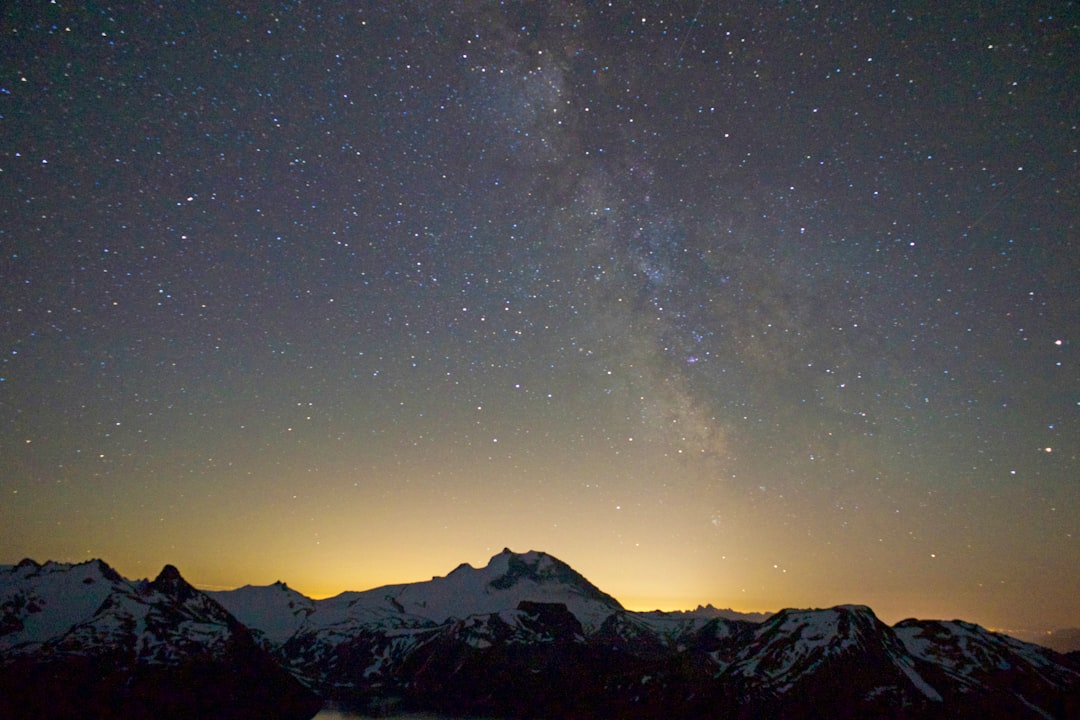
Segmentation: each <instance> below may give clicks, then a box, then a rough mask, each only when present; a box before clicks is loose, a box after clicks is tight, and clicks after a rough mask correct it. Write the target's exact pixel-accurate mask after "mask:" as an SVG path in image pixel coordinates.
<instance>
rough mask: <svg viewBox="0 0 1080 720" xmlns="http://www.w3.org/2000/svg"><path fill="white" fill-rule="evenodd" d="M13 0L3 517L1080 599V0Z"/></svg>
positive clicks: (997, 622)
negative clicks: (818, 0)
mask: <svg viewBox="0 0 1080 720" xmlns="http://www.w3.org/2000/svg"><path fill="white" fill-rule="evenodd" d="M237 5H240V6H242V7H243V9H240V10H237V9H236V7H237ZM199 6H201V7H199ZM2 12H3V19H2V26H0V31H2V42H0V115H2V119H0V256H2V257H0V298H2V302H0V498H2V499H0V562H8V563H12V562H17V561H19V560H20V559H21V558H23V557H27V556H29V557H33V558H35V559H37V560H39V561H44V560H47V559H54V560H62V561H81V560H85V559H89V558H94V557H100V558H103V559H105V560H106V561H107V562H109V563H110V564H112V565H113V566H114V567H115V568H117V570H119V571H120V572H121V573H123V574H125V575H127V576H129V577H146V576H153V575H155V574H156V573H157V572H158V570H159V569H160V567H161V566H162V565H163V564H165V563H173V564H176V565H177V566H178V567H179V568H180V569H181V571H182V572H183V573H184V575H185V577H186V578H188V579H189V580H190V581H191V582H193V583H195V584H196V585H198V586H200V587H208V588H223V587H235V586H237V585H242V584H246V583H252V584H267V583H271V582H273V581H275V580H279V579H280V580H284V581H286V582H288V583H289V584H290V586H292V587H295V588H297V589H298V590H300V591H301V592H304V593H306V594H309V595H312V596H326V595H331V594H335V593H337V592H340V591H343V590H362V589H367V588H370V587H374V586H377V585H380V584H385V583H391V582H407V581H416V580H426V579H428V578H429V577H431V576H432V575H444V574H446V573H447V572H449V571H450V570H452V569H453V568H454V567H455V566H457V565H458V564H459V563H461V562H470V563H472V564H474V565H483V564H484V563H486V561H487V559H488V558H489V557H490V556H491V555H493V554H496V553H498V552H500V551H501V550H502V548H503V547H504V546H506V547H510V548H511V549H513V550H516V551H525V550H529V549H537V550H544V551H547V552H549V553H551V554H553V555H555V556H557V557H559V558H560V559H562V560H564V561H566V562H567V563H569V564H570V565H571V566H573V567H574V568H575V569H576V570H578V571H580V572H581V573H582V574H584V575H585V576H586V577H587V578H589V579H590V580H591V581H592V582H594V583H595V584H596V585H598V586H599V587H600V588H601V589H603V590H604V591H606V592H608V593H610V594H612V595H614V596H615V597H616V598H618V599H619V600H620V601H622V602H623V604H624V605H626V606H627V607H630V608H634V609H652V608H664V609H677V608H692V607H694V606H696V605H697V604H699V603H712V604H714V605H716V606H718V607H734V608H735V609H739V610H747V611H749V610H778V609H780V608H782V607H791V606H801V607H807V606H827V605H832V604H837V603H863V604H867V605H870V606H871V607H873V608H874V609H875V610H876V611H877V613H878V615H879V616H880V617H881V618H882V619H884V620H886V621H887V622H896V621H898V620H900V619H902V618H904V617H909V616H918V617H924V618H955V617H959V618H963V619H965V620H970V621H973V622H978V623H981V624H983V625H986V626H988V627H992V628H1003V629H1010V630H1018V629H1043V628H1047V629H1048V628H1056V627H1063V626H1070V625H1072V626H1075V625H1080V357H1078V351H1080V235H1078V232H1080V200H1078V198H1080V129H1078V126H1080V100H1078V99H1080V6H1078V5H1077V3H1075V2H1031V3H1026V2H1024V3H1021V2H1017V3H990V2H955V3H937V2H926V3H917V2H907V3H899V4H898V3H865V2H846V3H845V2H841V3H827V4H825V3H823V4H821V5H820V6H819V5H816V4H813V3H795V2H769V3H757V2H747V3H738V2H721V1H719V0H700V1H699V0H688V1H686V2H657V3H644V2H610V3H609V2H585V1H579V2H573V1H570V0H563V1H560V2H523V3H510V2H506V3H498V2H480V1H477V2H464V1H463V2H449V1H443V0H431V1H429V2H403V3H385V4H375V3H366V2H342V3H329V2H328V3H322V4H319V3H307V2H294V3H281V4H279V3H164V4H162V5H152V4H150V3H141V2H140V3H126V4H124V3H120V4H117V3H112V4H109V3H104V4H103V3H83V2H72V1H69V0H53V1H52V2H47V1H45V0H26V1H25V2H12V3H5V6H4V9H3V11H2Z"/></svg>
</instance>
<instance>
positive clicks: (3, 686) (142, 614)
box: [0, 550, 1080, 720]
mask: <svg viewBox="0 0 1080 720" xmlns="http://www.w3.org/2000/svg"><path fill="white" fill-rule="evenodd" d="M0 610H2V615H0V718H28V719H29V718H35V720H37V719H40V718H87V717H93V718H114V717H115V718H136V719H137V720H138V719H141V718H198V717H207V718H210V717H212V718H306V717H310V716H312V715H314V714H315V712H316V711H317V710H318V708H319V706H320V704H321V701H322V700H328V701H330V702H331V703H333V704H334V705H337V706H341V707H343V708H344V709H352V710H358V711H361V712H365V713H370V714H380V713H389V712H399V711H424V712H436V713H440V714H445V715H454V716H461V717H476V716H480V717H514V718H528V717H537V718H553V717H559V718H570V719H574V718H580V719H582V720H585V719H589V720H596V719H598V718H624V719H630V720H633V719H636V718H640V719H641V720H646V719H648V720H652V719H655V718H661V717H662V718H672V719H680V718H686V719H689V718H711V719H716V718H720V719H723V718H731V719H736V720H743V719H747V720H749V719H750V718H762V717H769V718H789V719H795V720H802V719H804V718H805V719H807V720H809V719H810V718H897V719H904V718H933V719H935V720H936V719H939V718H940V719H942V720H944V719H945V718H972V719H974V718H1046V717H1051V718H1062V719H1071V718H1077V717H1080V667H1078V666H1077V665H1076V661H1075V659H1071V658H1067V657H1066V656H1064V655H1059V654H1058V653H1056V652H1054V651H1052V650H1049V649H1047V648H1042V647H1039V646H1037V645H1031V644H1028V643H1023V642H1020V641H1018V640H1014V639H1012V638H1009V637H1006V636H1002V635H997V634H994V633H991V632H988V631H986V630H984V629H983V628H980V627H978V626H977V625H972V624H970V623H964V622H960V621H951V622H940V621H920V620H905V621H904V622H901V623H898V624H897V625H896V626H894V627H889V626H887V625H885V624H884V623H882V622H881V621H880V620H878V618H877V617H876V616H875V615H874V613H873V612H872V611H871V610H870V609H869V608H867V607H863V606H858V605H844V606H839V607H834V608H827V609H815V610H794V609H790V610H783V611H781V612H779V613H776V614H775V615H771V616H768V617H762V616H740V615H739V614H738V613H734V612H731V611H717V610H716V609H715V608H711V607H710V608H699V609H698V610H695V611H690V612H685V613H662V612H651V613H638V612H631V611H628V610H626V609H624V608H623V607H622V606H621V605H619V603H618V602H617V601H616V600H614V599H613V598H611V597H610V596H608V595H606V594H604V593H603V592H601V591H600V590H598V589H597V588H596V587H595V586H593V585H592V584H591V583H589V582H588V581H587V580H586V579H585V578H584V577H582V576H581V575H580V574H578V573H577V572H575V571H574V570H573V569H571V568H570V567H569V566H568V565H566V564H565V563H563V562H561V561H559V560H557V559H556V558H553V557H551V556H550V555H546V554H545V553H538V552H529V553H523V554H516V553H511V552H510V551H509V550H507V551H504V552H502V553H500V554H499V555H496V556H495V557H493V558H492V559H491V561H490V562H489V563H488V565H487V566H485V567H483V568H473V567H470V566H468V565H462V566H459V567H458V568H457V569H455V570H454V571H453V572H451V573H450V574H448V575H447V576H446V577H437V578H433V579H432V580H430V581H427V582H422V583H413V584H405V585H390V586H386V587H382V588H377V589H375V590H369V591H366V592H350V593H344V594H342V595H339V596H337V597H335V598H329V599H326V600H312V599H311V598H307V597H305V596H303V595H301V594H300V593H298V592H296V591H295V590H291V589H289V588H288V587H287V586H286V585H284V584H283V583H275V584H274V585H270V586H266V587H244V588H240V589H238V590H234V591H229V592H217V593H206V592H200V591H198V590H196V589H195V588H193V587H191V585H189V584H188V583H187V582H186V581H185V580H184V579H183V577H181V575H180V573H179V571H177V570H176V568H173V567H171V566H166V568H165V569H164V570H162V572H161V574H160V575H159V576H158V577H157V578H156V579H155V580H153V581H135V582H132V581H128V580H125V579H124V578H122V577H120V576H119V575H118V574H116V573H115V572H114V571H113V570H112V569H111V568H109V567H108V566H107V565H106V564H105V563H103V562H100V561H93V562H89V563H83V564H80V565H64V564H57V563H48V564H46V565H37V564H36V563H33V562H29V561H26V562H23V563H20V564H19V565H17V566H0ZM283 668H284V669H283ZM286 671H287V672H286ZM298 679H299V681H298ZM306 688H311V689H312V690H314V691H315V692H316V693H317V694H318V697H316V696H315V695H314V694H312V692H310V691H309V690H307V689H306Z"/></svg>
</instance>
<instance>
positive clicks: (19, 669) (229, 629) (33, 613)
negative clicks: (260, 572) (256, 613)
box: [0, 560, 321, 720]
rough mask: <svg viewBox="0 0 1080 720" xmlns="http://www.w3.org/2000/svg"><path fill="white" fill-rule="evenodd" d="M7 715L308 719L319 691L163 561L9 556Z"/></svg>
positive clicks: (0, 599)
mask: <svg viewBox="0 0 1080 720" xmlns="http://www.w3.org/2000/svg"><path fill="white" fill-rule="evenodd" d="M0 613H2V614H0V717H3V718H35V719H36V718H42V717H57V718H59V717H100V718H121V717H122V718H126V719H128V720H142V719H143V718H146V720H149V719H150V718H154V719H155V720H160V719H161V718H169V719H171V718H176V719H177V720H179V719H180V718H190V717H216V718H223V719H224V718H236V719H239V718H241V717H244V718H247V717H263V718H281V719H283V720H286V719H287V720H300V719H301V718H309V717H311V716H312V715H314V714H315V712H316V711H317V710H318V707H319V705H320V704H321V701H320V700H319V698H318V697H316V696H315V695H314V694H312V692H311V691H309V690H308V689H306V688H304V687H302V686H301V685H300V684H299V682H297V680H296V678H294V677H292V676H291V675H289V674H288V673H287V672H286V671H285V670H283V669H282V668H281V667H280V666H279V664H278V663H277V662H276V661H275V660H274V658H273V657H272V656H271V655H270V654H269V653H268V652H267V651H266V650H265V649H262V648H260V647H258V646H257V645H256V643H255V641H254V639H253V638H252V636H251V633H250V632H249V631H248V629H247V628H246V627H244V626H243V625H242V624H241V623H240V622H238V621H237V620H236V619H235V618H234V617H233V616H232V615H230V614H229V613H228V612H227V611H226V610H225V609H224V608H223V607H222V606H221V605H220V604H218V603H217V602H216V601H214V600H213V599H211V598H209V597H207V596H206V595H204V594H203V593H201V592H199V591H198V590H196V589H195V588H194V587H192V586H191V585H190V584H188V582H187V581H186V580H184V579H183V577H181V575H180V573H179V571H178V570H177V569H176V568H175V567H172V566H171V565H166V566H165V568H164V569H162V571H161V573H160V574H159V575H158V577H157V578H155V579H154V580H153V581H147V580H136V581H131V580H127V579H124V578H122V577H121V576H120V575H118V574H117V573H116V572H115V571H113V570H112V569H111V568H110V567H109V566H108V565H106V564H105V563H104V562H101V561H100V560H94V561H90V562H87V563H81V564H77V565H72V564H66V563H46V564H45V565H38V564H37V563H35V562H33V561H30V560H25V561H23V562H21V563H19V564H18V565H15V566H11V565H7V566H0Z"/></svg>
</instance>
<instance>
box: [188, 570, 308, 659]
mask: <svg viewBox="0 0 1080 720" xmlns="http://www.w3.org/2000/svg"><path fill="white" fill-rule="evenodd" d="M206 594H207V595H208V596H210V597H212V598H214V599H215V600H217V601H218V602H219V603H221V605H222V606H223V607H224V608H225V609H226V610H228V611H229V612H230V613H232V614H233V616H234V617H235V618H236V619H237V620H239V621H240V622H242V623H244V625H247V626H248V627H249V628H251V629H252V630H256V631H257V632H258V633H259V634H260V635H261V636H262V637H264V638H265V639H266V640H267V641H269V642H270V643H271V644H273V645H280V644H282V643H284V642H285V641H286V640H288V639H289V638H291V637H292V636H293V635H295V634H296V633H297V631H299V630H300V629H301V628H304V627H306V626H307V624H308V619H309V618H310V617H311V615H312V613H314V612H315V607H316V603H317V601H316V600H312V599H311V598H309V597H307V596H306V595H302V594H301V593H299V592H297V591H296V590H293V589H292V588H290V587H289V586H288V585H286V584H285V583H283V582H276V583H274V584H273V585H266V586H256V585H245V586H244V587H241V588H237V589H235V590H225V591H218V592H207V593H206Z"/></svg>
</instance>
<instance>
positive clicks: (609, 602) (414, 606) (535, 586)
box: [207, 549, 622, 644]
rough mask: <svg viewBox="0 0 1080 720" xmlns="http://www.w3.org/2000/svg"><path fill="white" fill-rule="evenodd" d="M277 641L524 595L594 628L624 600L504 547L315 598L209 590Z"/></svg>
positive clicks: (340, 634)
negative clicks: (413, 577)
mask: <svg viewBox="0 0 1080 720" xmlns="http://www.w3.org/2000/svg"><path fill="white" fill-rule="evenodd" d="M207 594H208V595H209V596H211V597H213V598H214V599H216V600H218V601H219V602H220V603H221V604H222V605H224V606H225V607H226V608H228V609H229V610H230V612H232V613H233V614H234V615H236V617H237V618H238V619H240V621H241V622H243V623H244V624H246V625H248V626H249V627H252V628H255V629H257V630H259V631H261V632H262V633H263V634H264V635H265V636H266V638H267V639H269V640H271V641H272V642H274V643H278V644H280V643H283V642H284V641H285V640H287V639H288V638H290V637H293V636H299V635H304V634H321V635H322V636H323V637H324V638H325V639H331V638H334V637H337V638H338V639H347V638H349V637H351V636H352V634H353V633H354V632H355V630H356V629H357V628H358V627H360V626H365V627H369V626H380V627H386V628H423V627H433V626H435V625H441V624H443V623H445V622H447V621H451V620H461V619H464V618H467V617H469V616H471V615H485V614H490V613H499V612H501V611H504V610H513V609H515V608H517V607H518V605H519V604H520V603H521V602H522V601H531V602H557V603H564V604H566V606H567V608H568V609H569V610H570V611H571V612H572V613H573V614H574V615H575V616H576V617H577V618H578V620H579V621H580V622H581V623H582V625H583V626H584V627H585V628H586V629H588V630H593V629H595V628H597V627H599V625H600V624H601V623H602V622H603V621H604V620H605V619H606V618H607V617H608V616H609V615H611V613H613V612H615V611H616V610H621V609H622V606H621V605H620V604H619V602H618V601H617V600H615V599H614V598H612V597H611V596H610V595H607V594H605V593H603V592H601V591H600V590H599V589H597V588H596V586H595V585H593V584H592V583H590V582H589V581H588V580H586V579H585V578H584V577H582V576H581V575H580V574H579V573H577V572H576V571H575V570H573V569H572V568H571V567H570V566H569V565H567V564H566V563H564V562H562V561H561V560H558V559H556V558H554V557H552V556H551V555H548V554H547V553H543V552H536V551H530V552H527V553H513V552H511V551H510V550H508V549H506V550H503V551H502V552H501V553H499V554H498V555H495V556H494V557H492V558H491V560H490V561H489V562H488V564H487V565H486V566H485V567H483V568H479V569H477V568H474V567H472V566H471V565H469V564H468V563H463V564H461V565H459V566H458V567H457V568H455V569H454V570H453V571H452V572H451V573H450V574H449V575H447V576H445V577H434V578H432V579H431V580H428V581H425V582H416V583H403V584H397V585H385V586H383V587H378V588H374V589H372V590H364V591H359V592H357V591H349V592H344V593H341V594H340V595H336V596H334V597H331V598H326V599H324V600H311V599H309V598H306V597H305V596H303V595H301V594H300V593H297V592H295V591H293V590H289V589H288V588H286V587H285V586H284V585H281V584H276V585H270V586H266V587H252V586H246V587H244V588H240V589H238V590H227V591H216V592H208V593H207Z"/></svg>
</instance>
